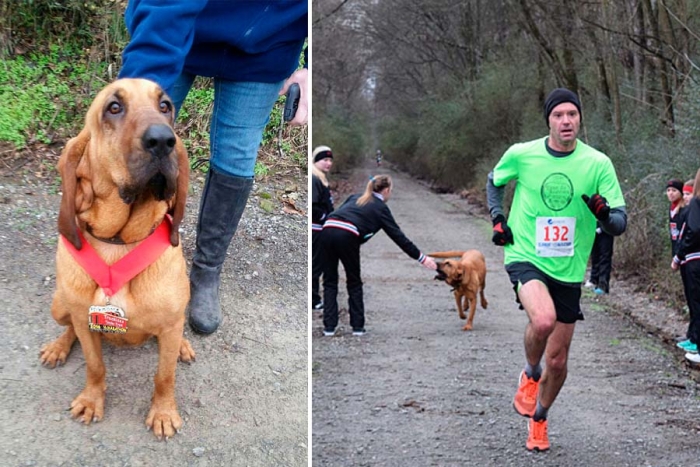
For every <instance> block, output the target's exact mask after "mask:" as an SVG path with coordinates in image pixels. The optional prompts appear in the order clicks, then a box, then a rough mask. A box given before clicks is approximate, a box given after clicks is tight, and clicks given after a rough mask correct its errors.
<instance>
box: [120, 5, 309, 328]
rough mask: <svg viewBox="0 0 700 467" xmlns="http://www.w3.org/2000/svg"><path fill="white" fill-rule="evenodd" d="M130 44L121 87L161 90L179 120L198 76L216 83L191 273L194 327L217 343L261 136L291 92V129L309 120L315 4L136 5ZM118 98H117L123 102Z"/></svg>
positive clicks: (129, 18)
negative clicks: (224, 286)
mask: <svg viewBox="0 0 700 467" xmlns="http://www.w3.org/2000/svg"><path fill="white" fill-rule="evenodd" d="M124 17H125V20H126V27H127V29H128V30H129V33H130V34H131V40H130V42H129V44H128V45H127V46H126V48H125V49H124V52H123V66H122V69H121V70H120V72H119V77H120V78H146V79H150V80H152V81H155V82H156V83H158V84H159V85H160V86H161V87H162V88H163V89H164V90H165V92H166V93H167V94H168V95H169V96H170V98H171V99H172V100H173V103H174V106H175V110H176V112H177V111H179V109H180V107H181V105H182V103H183V101H184V100H185V97H186V96H187V93H188V92H189V90H190V88H191V86H192V84H193V82H194V79H195V77H196V76H207V77H211V78H213V81H214V83H213V87H214V106H213V110H212V115H211V130H210V134H209V139H210V159H209V172H208V174H207V180H206V183H205V186H204V189H203V192H202V197H201V204H200V207H199V217H198V220H197V239H196V250H195V253H194V257H193V259H192V268H191V271H190V295H191V298H190V303H189V307H188V309H189V323H190V326H191V327H192V329H193V330H194V331H195V332H198V333H201V334H210V333H213V332H214V331H216V329H217V328H218V327H219V324H220V323H221V320H222V312H221V304H220V301H219V282H220V274H221V268H222V266H223V263H224V259H225V258H226V252H227V250H228V247H229V243H230V242H231V239H232V238H233V235H234V233H235V232H236V229H237V227H238V222H239V220H240V218H241V216H242V214H243V210H244V209H245V206H246V201H247V200H248V196H249V195H250V192H251V189H252V187H253V178H254V168H255V162H256V159H257V154H258V148H259V147H260V143H261V141H262V138H263V131H264V129H265V127H266V125H267V123H268V122H269V120H270V113H271V111H272V109H273V107H274V104H275V102H276V101H277V99H278V97H279V96H280V95H282V94H284V93H285V92H286V91H287V89H288V88H289V86H291V85H292V84H293V83H297V84H298V85H299V90H300V99H299V105H298V109H297V112H296V116H295V117H294V119H293V120H291V121H290V122H289V124H291V125H303V124H305V123H306V120H307V116H308V112H307V109H308V95H307V90H306V88H307V78H308V70H307V69H306V68H302V69H297V68H298V66H299V59H300V55H301V52H302V49H303V48H304V43H305V41H306V36H307V29H308V2H301V1H297V2H280V1H274V0H258V1H255V2H240V1H239V2H233V1H231V2H227V1H216V0H188V1H186V2H164V1H161V0H130V1H129V4H128V6H127V9H126V13H125V15H124ZM117 97H118V96H117Z"/></svg>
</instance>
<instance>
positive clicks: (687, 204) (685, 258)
mask: <svg viewBox="0 0 700 467" xmlns="http://www.w3.org/2000/svg"><path fill="white" fill-rule="evenodd" d="M694 187H695V181H694V180H688V181H687V182H685V184H684V185H683V207H682V208H681V209H680V212H679V213H678V215H677V219H676V220H677V222H678V223H679V238H678V241H677V242H676V251H675V252H674V253H675V254H674V257H673V261H672V262H671V269H673V270H674V271H677V270H678V269H680V271H681V280H682V281H683V294H684V295H685V301H686V303H687V304H688V314H689V315H690V321H689V323H688V330H687V331H686V334H685V337H686V338H685V340H684V341H681V342H678V343H677V344H676V346H678V347H679V348H681V349H683V350H685V351H686V352H687V354H697V353H698V342H699V341H698V339H700V322H698V321H700V317H699V316H698V314H699V313H700V303H699V302H700V300H698V298H697V290H700V289H698V287H699V286H700V283H699V282H698V277H700V264H696V263H695V262H693V261H694V260H696V259H700V253H698V250H700V245H698V246H694V243H693V242H697V241H698V238H693V237H699V236H700V232H699V231H698V226H694V230H693V229H689V228H688V214H689V213H690V210H691V204H693V200H696V201H697V198H696V197H695V196H696V195H695V193H694V192H695V188H694ZM696 221H697V218H695V217H694V219H693V222H696ZM689 230H690V231H689ZM684 239H685V240H684ZM681 250H682V251H681ZM691 250H692V251H691ZM696 256H697V257H696ZM680 258H682V259H680ZM694 276H697V277H694ZM689 360H692V361H695V362H700V359H698V357H691V358H689Z"/></svg>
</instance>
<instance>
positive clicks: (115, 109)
mask: <svg viewBox="0 0 700 467" xmlns="http://www.w3.org/2000/svg"><path fill="white" fill-rule="evenodd" d="M123 108H124V107H122V105H121V104H120V103H119V102H116V101H115V102H110V104H109V105H108V106H107V112H109V113H111V114H112V115H117V114H118V113H120V112H121V111H122V110H123Z"/></svg>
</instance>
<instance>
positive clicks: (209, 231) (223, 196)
mask: <svg viewBox="0 0 700 467" xmlns="http://www.w3.org/2000/svg"><path fill="white" fill-rule="evenodd" d="M252 187H253V179H251V178H243V177H234V176H231V175H224V174H222V173H219V172H216V171H215V170H214V169H209V173H208V175H207V181H206V184H205V185H204V192H203V193H202V202H201V204H200V207H199V219H198V221H197V248H196V250H195V253H194V257H193V258H192V270H191V271H190V304H189V323H190V326H191V327H192V329H193V330H194V331H195V332H198V333H200V334H211V333H213V332H214V331H216V329H217V328H218V327H219V324H221V317H222V315H221V303H220V301H219V282H220V280H219V277H220V274H221V266H222V265H223V264H224V260H225V259H226V250H227V249H228V246H229V243H231V238H232V237H233V234H234V233H235V232H236V228H237V227H238V221H239V220H240V219H241V215H242V214H243V210H244V209H245V205H246V201H247V200H248V195H250V190H251V188H252Z"/></svg>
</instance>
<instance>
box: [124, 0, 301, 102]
mask: <svg viewBox="0 0 700 467" xmlns="http://www.w3.org/2000/svg"><path fill="white" fill-rule="evenodd" d="M307 15H308V2H307V0H177V1H163V0H130V1H129V4H128V6H127V9H126V14H125V20H126V26H127V29H128V30H129V33H130V34H131V41H130V42H129V44H128V45H127V46H126V48H125V49H124V53H123V66H122V69H121V71H120V73H119V77H120V78H148V79H151V80H153V81H155V82H157V83H158V84H160V85H161V86H162V87H163V88H164V89H165V90H166V92H169V91H170V90H171V87H172V85H173V83H174V82H175V80H176V79H177V77H178V76H180V74H181V73H182V71H183V70H185V71H187V72H189V73H192V74H195V75H200V76H210V77H220V78H224V79H228V80H232V81H249V82H261V83H274V82H278V81H282V80H284V79H286V78H288V77H289V76H290V75H291V74H292V73H293V72H294V70H295V69H296V68H297V66H298V64H299V56H300V54H301V49H302V47H303V45H304V40H305V39H306V36H307Z"/></svg>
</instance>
